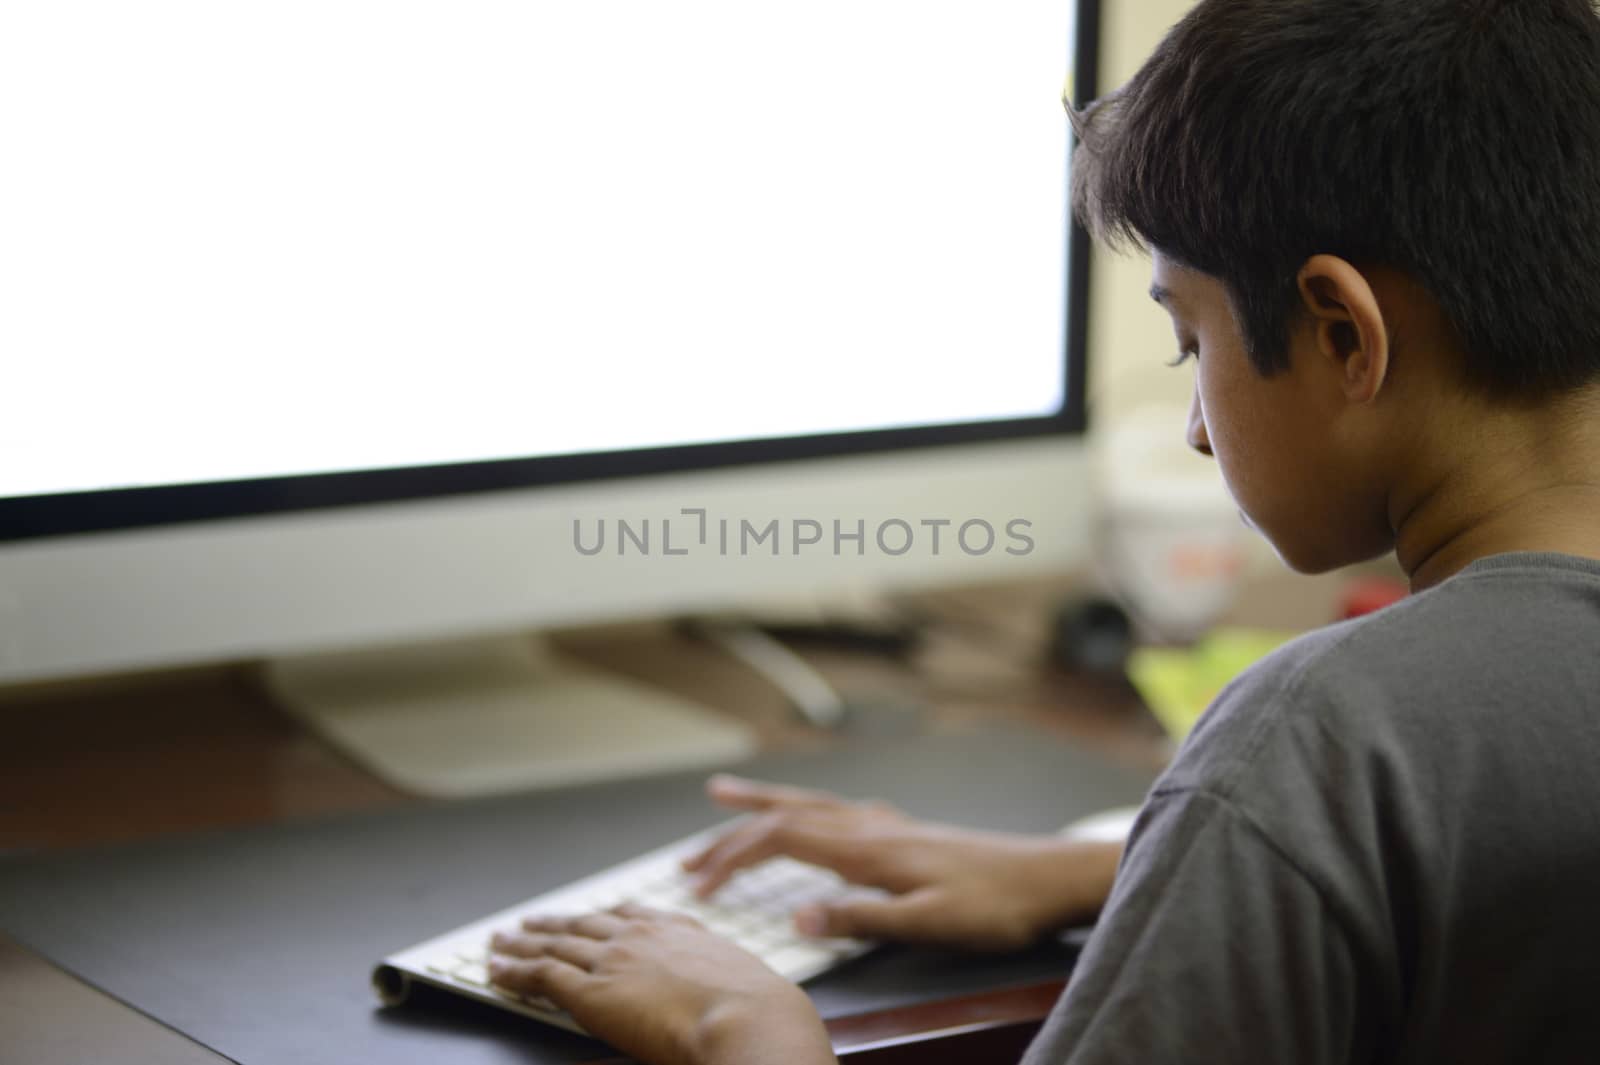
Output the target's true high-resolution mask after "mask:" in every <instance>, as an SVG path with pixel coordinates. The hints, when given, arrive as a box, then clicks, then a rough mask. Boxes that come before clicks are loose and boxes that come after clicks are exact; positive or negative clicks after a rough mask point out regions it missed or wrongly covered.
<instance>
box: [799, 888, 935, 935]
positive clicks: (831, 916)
mask: <svg viewBox="0 0 1600 1065" xmlns="http://www.w3.org/2000/svg"><path fill="white" fill-rule="evenodd" d="M946 909H947V907H946V906H945V905H944V903H943V899H942V897H941V896H940V895H939V893H938V892H934V891H914V892H912V893H910V894H909V895H895V896H892V897H890V898H886V899H852V900H850V901H846V902H835V903H828V904H816V905H811V906H804V907H801V908H800V909H799V910H796V911H795V915H794V923H795V927H796V928H798V929H799V930H800V931H801V932H803V933H805V934H806V935H808V936H838V937H846V938H853V939H893V940H899V941H902V942H908V943H919V942H921V943H926V942H934V941H943V940H945V939H947V938H948V936H949V932H950V928H949V919H948V918H949V914H948V913H946V912H945V910H946Z"/></svg>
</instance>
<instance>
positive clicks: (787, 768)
mask: <svg viewBox="0 0 1600 1065" xmlns="http://www.w3.org/2000/svg"><path fill="white" fill-rule="evenodd" d="M738 769H739V771H740V772H743V773H747V774H749V775H753V776H758V777H761V778H764V779H770V780H776V781H784V782H788V783H794V784H805V785H811V786H815V787H824V788H830V789H833V790H836V791H839V792H841V793H844V794H848V795H852V796H858V797H873V798H882V799H887V800H889V801H891V802H894V803H896V804H897V805H899V806H901V807H902V808H903V809H905V810H907V811H908V812H910V813H912V814H914V815H916V816H919V817H924V818H931V819H935V820H942V821H949V822H953V823H959V824H966V825H971V826H975V827H982V828H994V829H1009V830H1015V831H1053V830H1055V829H1056V828H1058V827H1060V826H1061V825H1062V824H1065V823H1066V822H1068V821H1071V820H1075V819H1076V818H1078V817H1082V816H1086V815H1088V814H1090V813H1093V812H1095V811H1097V810H1100V809H1104V808H1107V807H1110V806H1120V805H1128V804H1132V803H1137V802H1139V801H1140V800H1141V799H1142V798H1143V796H1144V793H1145V791H1146V790H1147V788H1148V787H1149V785H1150V783H1151V777H1150V776H1149V775H1148V774H1142V773H1139V772H1135V771H1131V770H1128V769H1125V768H1122V767H1118V766H1115V765H1112V764H1109V763H1107V762H1106V761H1105V760H1103V759H1102V758H1100V757H1098V756H1097V755H1095V754H1092V753H1088V752H1085V751H1083V750H1082V749H1081V748H1076V747H1073V746H1070V745H1067V744H1065V743H1063V742H1062V741H1061V740H1059V739H1057V738H1055V737H1052V736H1048V735H1045V734H1043V733H1039V732H1034V731H1016V730H1005V731H988V730H985V731H982V732H973V733H969V734H960V735H941V736H924V737H917V738H913V739H903V740H899V741H897V742H895V743H894V744H893V745H889V744H877V745H873V746H864V747H855V748H852V749H849V750H846V751H840V752H828V753H822V754H816V753H813V754H803V755H795V754H790V755H784V756H769V757H762V758H758V759H756V760H754V761H751V762H748V763H745V764H744V765H742V766H740V767H738ZM704 776H705V774H703V773H688V774H674V775H670V776H662V777H652V778H647V779H640V780H632V781H623V782H610V783H605V784H597V785H590V786H585V787H581V788H574V789H569V790H561V791H549V792H539V793H531V794H524V795H517V796H511V797H503V798H495V799H487V800H474V801H469V802H458V803H429V804H420V805H416V806H409V807H406V808H404V809H401V810H397V811H396V810H390V811H384V812H382V813H378V814H371V813H367V814H361V815H343V816H339V817H334V818H326V819H318V820H314V821H299V822H291V823H287V824H279V825H272V826H266V827H260V828H252V829H247V830H241V831H232V832H228V833H218V834H208V835H204V836H186V837H179V838H165V839H161V840H157V841H153V842H146V843H141V844H136V845H131V846H121V847H113V848H98V849H94V850H88V851H77V852H68V853H48V854H41V855H32V856H29V855H21V856H17V855H13V856H10V857H6V858H3V859H0V928H3V929H4V931H5V932H7V933H8V934H10V935H11V936H12V937H13V938H15V939H16V940H17V941H19V942H21V943H23V944H25V945H26V946H28V947H31V948H32V949H34V950H35V951H37V952H38V953H40V954H42V955H44V956H45V957H47V958H49V959H50V960H52V961H53V962H55V963H56V964H57V965H59V966H61V967H62V968H64V969H66V970H67V971H69V972H71V973H73V974H74V975H76V976H78V977H79V978H80V979H82V980H84V981H85V982H87V983H89V984H92V985H94V986H96V987H98V988H100V989H101V990H103V991H106V992H108V993H109V994H111V995H113V996H115V997H117V998H119V999H121V1000H123V1001H124V1002H126V1003H128V1004H129V1005H131V1006H133V1007H134V1008H136V1009H138V1010H140V1011H142V1012H144V1013H146V1014H148V1015H150V1016H152V1017H154V1018H155V1019H157V1020H159V1021H161V1022H162V1023H164V1024H166V1025H168V1026H170V1027H172V1028H174V1029H176V1030H177V1031H180V1032H182V1033H184V1034H186V1035H188V1036H189V1037H191V1038H193V1039H194V1040H196V1041H197V1042H199V1043H201V1044H203V1045H205V1046H208V1047H210V1048H211V1049H213V1050H215V1051H216V1052H218V1053H220V1054H222V1055H223V1056H225V1057H228V1058H231V1059H232V1060H234V1061H236V1062H240V1063H242V1065H269V1063H284V1065H289V1063H293V1065H324V1063H326V1065H334V1063H338V1065H350V1063H360V1062H375V1063H376V1062H383V1063H385V1065H412V1063H416V1065H422V1063H424V1062H426V1063H429V1065H434V1063H437V1062H442V1061H447V1062H450V1063H451V1065H570V1063H574V1062H583V1061H588V1060H592V1059H594V1058H596V1057H600V1056H604V1053H605V1048H604V1047H603V1046H602V1045H601V1044H598V1043H596V1042H594V1041H592V1040H588V1039H584V1038H582V1037H579V1036H574V1035H571V1034H569V1033H566V1032H562V1031H559V1030H557V1029H554V1028H550V1027H547V1026H545V1025H540V1024H538V1023H536V1022H530V1021H528V1020H527V1019H525V1018H522V1017H519V1016H517V1015H515V1014H511V1013H507V1012H505V1011H503V1010H498V1009H495V1008H493V1007H491V1006H486V1005H482V1004H479V1003H474V1002H471V1001H468V1000H465V999H459V998H457V997H455V996H452V995H448V994H445V993H442V992H441V993H436V994H419V995H418V996H417V997H415V998H413V999H412V1000H411V1001H410V1002H408V1003H407V1004H406V1005H404V1006H401V1007H397V1008H392V1009H385V1008H380V1007H379V1006H378V1003H377V1000H376V999H375V997H374V995H373V993H372V990H371V988H370V986H369V985H368V982H367V979H368V974H369V973H370V971H371V969H372V966H373V964H374V963H375V962H376V961H377V960H378V959H379V958H381V957H383V956H384V955H386V954H388V953H390V952H392V951H394V950H396V949H398V948H401V947H406V946H409V945H411V944H412V943H415V942H417V941H418V940H421V939H423V938H426V937H427V936H429V935H433V934H435V933H437V932H440V931H443V930H445V929H449V928H453V927H456V926H457V925H460V924H463V923H465V922H466V921H468V920H472V919H475V918H477V917H480V916H482V915H483V914H485V913H489V912H492V911H494V910H498V909H500V908H502V907H505V906H508V905H511V904H513V903H515V902H518V901H520V900H521V899H523V898H526V897H529V896H531V895H534V894H537V893H539V892H542V891H545V890H548V889H551V888H555V887H558V886H560V885H561V884H563V883H565V882H567V881H569V880H573V879H576V878H577V877H579V876H582V875H584V874H586V873H589V872H593V871H595V870H598V869H601V868H603V867H605V866H607V865H610V864H613V863H615V862H618V861H621V860H623V859H625V858H629V857H632V856H633V855H635V854H637V853H640V852H641V851H644V850H647V849H650V848H653V847H655V846H658V845H660V844H661V843H664V842H667V841H669V840H672V839H674V838H677V837H679V836H683V835H687V834H688V833H690V832H693V831H697V830H699V829H702V828H705V827H707V826H709V825H712V824H715V823H717V822H719V821H721V820H724V819H725V817H726V816H727V815H726V814H725V813H724V812H723V811H719V810H717V809H716V808H714V807H712V806H711V805H710V804H709V803H707V802H706V800H705V798H704V795H703V790H702V788H703V781H704ZM195 801H196V802H204V801H205V797H204V796H203V795H197V796H195ZM1071 959H1072V952H1071V950H1070V949H1069V948H1067V947H1064V946H1060V945H1054V944H1052V945H1047V946H1045V947H1042V948H1040V949H1037V950H1034V951H1030V952H1027V953H1025V954H1019V955H1013V956H1006V957H973V956H968V955H958V954H953V953H945V952H940V951H930V950H921V949H918V950H912V949H909V948H885V949H883V950H880V951H878V952H875V953H873V954H871V955H868V956H866V957H864V958H862V959H859V960H857V961H856V962H853V963H851V964H849V965H847V966H845V967H843V968H841V969H839V970H836V971H834V972H832V973H829V974H827V975H826V976H824V977H822V978H819V979H818V980H816V981H814V982H812V983H811V984H809V985H808V988H809V990H810V991H811V992H812V995H813V998H814V999H815V1000H816V1002H817V1005H818V1008H819V1010H820V1011H821V1012H822V1013H823V1015H824V1016H827V1017H842V1016H849V1015H854V1014H859V1013H865V1012H872V1011H876V1010H881V1009H889V1008H893V1007H897V1006H903V1005H909V1004H913V1003H916V1002H926V1001H930V1000H935V999H939V998H945V997H951V996H954V995H959V994H966V993H972V992H976V991H983V990H990V989H999V988H1003V987H1007V986H1018V985H1022V984H1028V983H1034V982H1038V981H1040V980H1044V979H1048V978H1051V977H1060V976H1063V975H1065V973H1066V971H1067V970H1068V969H1069V968H1070V965H1071ZM63 1023H71V1022H70V1018H63Z"/></svg>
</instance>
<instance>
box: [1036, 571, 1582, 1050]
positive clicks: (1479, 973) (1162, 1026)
mask: <svg viewBox="0 0 1600 1065" xmlns="http://www.w3.org/2000/svg"><path fill="white" fill-rule="evenodd" d="M1025 1061H1026V1062H1027V1063H1030V1065H1047V1063H1048V1065H1060V1063H1072V1065H1088V1063H1099V1062H1137V1063H1141V1065H1160V1063H1165V1062H1213V1061H1214V1062H1230V1063H1233V1062H1250V1063H1255V1062H1295V1063H1297V1065H1317V1063H1322V1062H1451V1063H1457V1062H1518V1063H1533V1062H1577V1061H1586V1062H1592V1061H1600V562H1594V561H1588V560H1583V559H1577V558H1572V557H1568V556H1564V555H1551V554H1514V555H1501V556H1497V557H1494V558H1489V559H1484V560H1480V561H1479V562H1476V563H1474V564H1473V565H1471V566H1470V567H1468V568H1467V569H1466V570H1464V571H1462V572H1461V573H1460V574H1457V575H1456V576H1455V577H1453V578H1451V579H1450V580H1448V581H1445V582H1444V583H1443V584H1441V585H1439V586H1438V587H1436V588H1434V589H1432V590H1429V591H1427V592H1423V593H1421V594H1419V595H1416V596H1413V597H1411V598H1410V599H1407V600H1405V601H1403V602H1401V603H1398V604H1396V605H1394V606H1392V607H1389V608H1387V609H1385V610H1382V611H1380V612H1378V613H1376V614H1373V615H1369V616H1368V617H1366V618H1362V619H1359V620H1356V621H1352V622H1344V623H1341V624H1338V625H1334V626H1332V627H1330V628H1327V629H1324V630H1321V631H1319V632H1315V633H1312V634H1310V635H1308V636H1306V637H1303V638H1302V639H1299V640H1297V641H1295V642H1294V643H1292V644H1290V645H1289V646H1287V647H1285V648H1283V649H1282V650H1280V651H1279V652H1277V653H1275V654H1274V655H1272V656H1271V657H1270V658H1268V659H1267V660H1265V661H1264V662H1262V663H1260V664H1259V665H1257V666H1256V667H1255V668H1253V669H1251V670H1250V671H1249V672H1248V673H1247V674H1246V675H1245V676H1243V677H1241V678H1240V679H1239V680H1238V681H1236V682H1234V684H1233V685H1231V686H1230V687H1229V688H1228V689H1227V690H1226V691H1225V692H1223V694H1222V695H1221V696H1220V697H1219V698H1218V700H1217V702H1216V703H1215V705H1213V706H1212V707H1211V709H1209V710H1208V711H1207V712H1206V714H1205V715H1204V717H1203V718H1202V720H1201V723H1200V725H1199V726H1198V727H1197V728H1196V730H1195V732H1194V734H1193V735H1192V736H1191V737H1190V739H1189V740H1188V741H1187V742H1186V743H1185V744H1184V746H1183V749H1182V750H1181V751H1180V752H1179V754H1178V757H1177V758H1176V759H1175V760H1174V762H1173V765H1172V766H1171V768H1170V769H1169V770H1168V771H1167V772H1166V773H1165V774H1164V775H1163V776H1162V778H1161V779H1160V780H1159V781H1157V783H1156V785H1155V787H1154V788H1153V789H1152V790H1151V793H1150V796H1149V798H1148V801H1147V802H1146V804H1145V807H1144V810H1143V812H1142V813H1141V814H1140V817H1139V821H1138V822H1137V824H1136V825H1135V828H1134V832H1133V836H1132V838H1131V840H1130V843H1129V846H1128V850H1127V852H1126V853H1125V854H1124V857H1123V864H1122V868H1121V870H1120V872H1119V873H1118V876H1117V882H1116V886H1115V889H1114V890H1113V892H1112V895H1111V899H1110V902H1109V903H1108V905H1107V907H1106V910H1105V912H1104V914H1103V915H1102V917H1101V921H1100V925H1099V927H1098V928H1097V929H1096V931H1095V933H1094V935H1093V936H1092V938H1091V940H1090V943H1089V946H1088V947H1087V948H1086V950H1085V952H1084V954H1083V957H1082V958H1081V959H1080V960H1079V962H1078V966H1077V969H1076V971H1075V972H1074V973H1073V975H1072V979H1071V982H1070V984H1069V986H1068V989H1067V993H1066V994H1065V995H1064V996H1063V998H1062V1000H1061V1002H1060V1004H1058V1005H1057V1007H1056V1009H1055V1011H1054V1012H1053V1013H1052V1015H1051V1016H1050V1018H1049V1020H1048V1021H1047V1022H1046V1024H1045V1027H1044V1030H1043V1031H1042V1032H1041V1033H1040V1035H1039V1038H1038V1039H1037V1041H1036V1042H1035V1043H1034V1045H1033V1047H1032V1048H1031V1049H1030V1051H1029V1053H1028V1055H1027V1057H1026V1058H1025Z"/></svg>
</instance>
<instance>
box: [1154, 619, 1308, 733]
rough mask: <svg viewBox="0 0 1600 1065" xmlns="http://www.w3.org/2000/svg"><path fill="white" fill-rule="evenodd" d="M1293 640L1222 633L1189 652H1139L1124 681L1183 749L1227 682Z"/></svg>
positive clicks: (1273, 634)
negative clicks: (1202, 716)
mask: <svg viewBox="0 0 1600 1065" xmlns="http://www.w3.org/2000/svg"><path fill="white" fill-rule="evenodd" d="M1296 635H1298V634H1297V633H1293V632H1278V631H1275V630H1269V629H1236V628H1220V629H1215V630H1213V631H1212V632H1211V633H1210V634H1209V635H1207V636H1206V637H1205V639H1203V640H1201V641H1200V642H1199V643H1197V644H1195V645H1194V646H1193V647H1186V648H1182V649H1179V648H1169V647H1142V648H1139V649H1138V650H1136V651H1134V652H1133V654H1132V655H1130V656H1129V658H1128V678H1129V679H1130V680H1132V681H1133V686H1134V687H1135V688H1137V689H1138V690H1139V694H1140V696H1142V697H1143V698H1144V701H1145V705H1147V706H1149V707H1150V711H1151V713H1153V714H1155V715H1156V720H1158V721H1160V722H1161V727H1162V728H1164V729H1166V730H1167V735H1169V736H1171V737H1172V739H1173V740H1174V741H1175V742H1179V743H1181V742H1182V741H1183V738H1184V737H1185V736H1187V735H1189V731H1190V730H1191V729H1193V728H1194V725H1195V722H1197V721H1199V720H1200V715H1201V714H1202V713H1204V712H1205V709H1206V707H1208V706H1210V705H1211V702H1212V700H1213V699H1215V698H1216V697H1217V695H1218V694H1219V693H1221V691H1222V689H1223V688H1225V687H1227V686H1228V683H1229V682H1230V681H1231V680H1233V679H1234V678H1235V677H1237V676H1238V675H1239V674H1241V673H1243V672H1244V671H1245V670H1246V669H1248V668H1249V667H1250V666H1252V665H1254V664H1255V663H1256V662H1258V661H1260V660H1261V659H1263V658H1265V657H1266V656H1267V655H1268V654H1270V653H1271V652H1272V651H1274V650H1275V649H1277V648H1278V647H1281V646H1283V645H1284V644H1285V643H1288V642H1289V641H1290V640H1292V639H1294V637H1295V636H1296Z"/></svg>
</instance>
